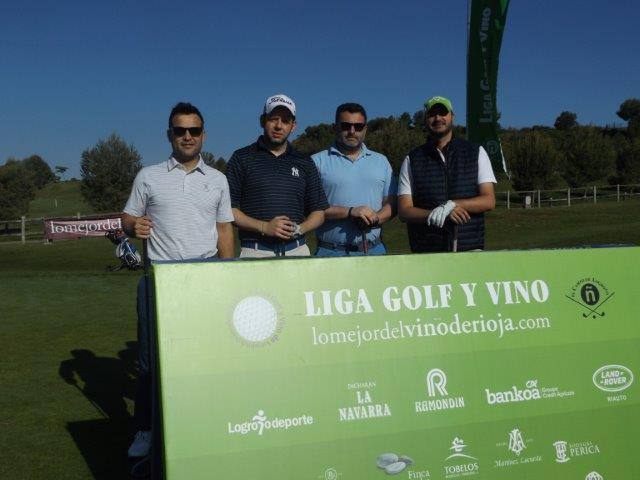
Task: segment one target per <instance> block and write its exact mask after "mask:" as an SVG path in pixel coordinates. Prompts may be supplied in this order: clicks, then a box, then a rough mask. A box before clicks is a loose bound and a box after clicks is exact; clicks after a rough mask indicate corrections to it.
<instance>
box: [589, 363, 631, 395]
mask: <svg viewBox="0 0 640 480" xmlns="http://www.w3.org/2000/svg"><path fill="white" fill-rule="evenodd" d="M632 383H633V372H632V371H631V370H629V369H628V368H627V367H625V366H623V365H605V366H604V367H600V368H599V369H598V370H596V372H595V373H594V374H593V384H594V385H595V386H596V387H598V388H599V389H600V390H602V391H603V392H621V391H623V390H626V389H627V388H629V387H630V386H631V384H632Z"/></svg>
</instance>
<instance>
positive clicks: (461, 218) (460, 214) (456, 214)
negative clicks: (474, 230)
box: [449, 207, 471, 225]
mask: <svg viewBox="0 0 640 480" xmlns="http://www.w3.org/2000/svg"><path fill="white" fill-rule="evenodd" d="M449 218H450V219H451V221H452V222H453V223H455V224H456V225H464V224H465V223H468V222H469V220H470V219H471V215H469V212H467V211H466V210H465V209H464V208H462V207H456V208H454V209H453V210H452V211H451V213H450V214H449Z"/></svg>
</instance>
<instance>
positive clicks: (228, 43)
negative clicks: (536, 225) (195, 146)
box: [0, 0, 640, 177]
mask: <svg viewBox="0 0 640 480" xmlns="http://www.w3.org/2000/svg"><path fill="white" fill-rule="evenodd" d="M509 8H510V9H509V16H508V19H507V28H506V31H505V35H504V39H503V47H502V55H501V69H500V76H499V85H498V108H499V110H500V111H501V112H502V118H501V123H502V124H503V125H507V126H516V127H519V126H526V125H533V124H545V125H551V124H553V121H554V120H555V118H556V116H557V115H558V114H559V113H560V112H561V111H562V110H571V111H574V112H576V113H577V114H578V121H579V122H580V123H594V124H599V125H602V124H607V123H609V124H610V123H614V122H616V123H618V124H621V123H622V121H621V120H620V119H619V118H618V117H617V116H616V115H615V112H616V110H617V107H618V106H619V105H620V103H622V101H624V100H625V99H626V98H629V97H640V60H638V47H640V40H639V39H638V34H637V27H638V25H640V8H639V7H638V5H637V3H636V2H632V1H619V2H609V3H606V2H596V1H592V0H587V1H581V2H578V1H573V0H563V1H555V2H554V1H551V0H539V1H535V2H534V1H530V0H529V1H524V0H513V1H512V2H511V5H510V7H509ZM466 21H467V2H466V0H450V1H439V2H435V1H431V0H423V1H399V2H389V1H384V2H383V1H377V0H375V1H371V0H370V1H350V2H338V1H325V2H304V1H297V2H294V1H283V2H242V1H237V0H236V1H234V2H226V1H209V2H199V1H196V0H192V1H190V2H179V1H173V2H166V1H154V2H145V1H137V2H133V1H118V0H113V1H108V2H106V1H103V2H88V1H83V2H79V1H78V2H76V1H64V2H50V1H39V2H33V1H28V0H27V1H22V2H10V3H9V2H3V5H2V7H0V29H1V30H0V31H2V36H1V40H0V52H1V56H0V58H1V59H2V69H1V70H0V73H1V74H0V91H1V92H2V96H1V97H0V131H1V132H2V135H1V137H0V138H1V140H0V163H3V162H4V160H6V158H7V157H10V156H14V157H18V158H23V157H26V156H28V155H31V154H34V153H35V154H39V155H41V156H42V157H43V158H44V159H45V160H46V161H47V162H49V163H50V164H51V165H52V166H54V165H66V166H68V167H70V170H69V172H68V173H69V174H68V175H67V177H69V176H76V177H78V176H79V175H80V170H79V165H80V158H81V154H82V151H83V150H85V149H86V148H89V147H91V146H93V145H95V143H96V141H97V140H98V139H100V138H105V137H107V136H108V135H109V134H110V133H112V132H116V133H118V134H119V135H120V136H122V137H123V138H124V139H125V140H126V141H127V142H130V143H133V144H134V146H135V147H136V148H137V149H138V151H139V152H140V153H141V155H142V156H143V163H144V164H145V165H149V164H152V163H157V162H160V161H162V160H164V159H165V158H166V157H167V156H168V154H169V153H170V150H169V148H168V147H169V145H168V143H167V141H166V137H165V130H166V122H167V115H168V113H169V111H170V109H171V107H172V106H173V104H175V103H176V102H178V101H180V100H186V101H191V102H192V103H194V104H196V105H197V106H198V107H200V109H201V110H202V112H203V114H204V116H205V120H206V129H207V131H208V139H207V143H206V145H205V148H206V149H207V150H209V151H211V152H213V153H214V154H215V155H216V156H220V155H222V156H224V157H225V158H229V156H230V154H231V153H232V152H233V150H235V149H236V148H239V147H241V146H244V145H246V144H248V143H250V142H252V141H253V140H255V138H256V137H257V136H258V134H259V125H258V115H259V113H260V109H261V105H262V103H263V102H264V99H265V98H266V97H267V96H268V95H271V94H274V93H280V92H283V93H286V94H288V95H289V96H291V97H292V98H293V99H294V100H295V101H296V103H297V107H298V133H300V132H302V131H303V130H304V128H305V127H306V126H308V125H313V124H316V123H320V122H331V121H332V115H333V112H334V111H335V107H336V106H337V105H338V104H339V103H342V102H344V101H358V102H361V103H362V104H363V105H364V106H365V107H366V108H367V110H368V112H369V116H370V117H375V116H387V115H398V114H401V113H402V112H405V111H408V112H410V113H413V112H415V111H416V110H418V109H419V108H420V106H421V104H422V102H423V101H424V100H425V99H426V98H427V97H429V96H431V95H435V94H440V95H446V96H449V97H450V98H451V99H452V100H453V103H454V109H455V111H456V113H457V115H458V121H459V122H461V123H464V115H465V106H464V100H465V84H466V72H465V70H466V38H467V37H466Z"/></svg>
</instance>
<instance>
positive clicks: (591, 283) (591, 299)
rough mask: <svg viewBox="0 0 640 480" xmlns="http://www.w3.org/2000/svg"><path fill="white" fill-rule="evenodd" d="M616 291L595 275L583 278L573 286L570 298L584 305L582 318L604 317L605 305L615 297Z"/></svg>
mask: <svg viewBox="0 0 640 480" xmlns="http://www.w3.org/2000/svg"><path fill="white" fill-rule="evenodd" d="M614 293H615V292H609V289H608V288H607V287H606V286H605V285H604V284H603V283H602V282H600V281H598V280H596V279H595V278H593V277H587V278H582V279H580V280H578V281H577V282H576V283H575V285H573V286H572V287H571V293H570V295H565V297H567V298H568V299H569V300H571V301H572V302H574V303H576V304H577V305H580V306H581V307H582V318H588V317H591V318H602V317H604V316H605V313H606V312H605V311H604V310H603V306H604V304H605V303H606V302H608V301H609V299H610V298H611V297H613V295H614Z"/></svg>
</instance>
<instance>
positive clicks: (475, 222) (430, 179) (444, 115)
mask: <svg viewBox="0 0 640 480" xmlns="http://www.w3.org/2000/svg"><path fill="white" fill-rule="evenodd" d="M424 107H425V123H426V127H427V133H428V139H427V142H426V143H425V144H424V145H421V146H420V147H418V148H416V149H414V150H413V151H411V152H410V153H409V155H408V156H407V157H406V158H405V160H404V163H403V164H402V168H401V169H400V181H399V182H398V183H399V184H398V216H399V217H400V220H402V221H403V222H406V223H407V230H408V233H409V245H410V246H411V251H412V252H418V253H428V252H446V251H451V250H452V249H453V246H454V243H455V244H456V247H457V250H459V251H464V250H482V249H484V212H486V211H488V210H492V209H493V208H495V205H496V199H495V194H494V189H493V185H494V183H496V177H495V176H494V174H493V169H492V168H491V161H490V160H489V156H488V155H487V152H486V151H485V150H484V148H482V147H481V146H479V145H477V144H474V143H471V142H468V141H467V140H464V139H462V138H458V137H455V136H454V135H453V116H454V115H453V107H452V105H451V100H449V99H448V98H445V97H440V96H436V97H432V98H430V99H429V100H427V101H426V102H425V104H424Z"/></svg>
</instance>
